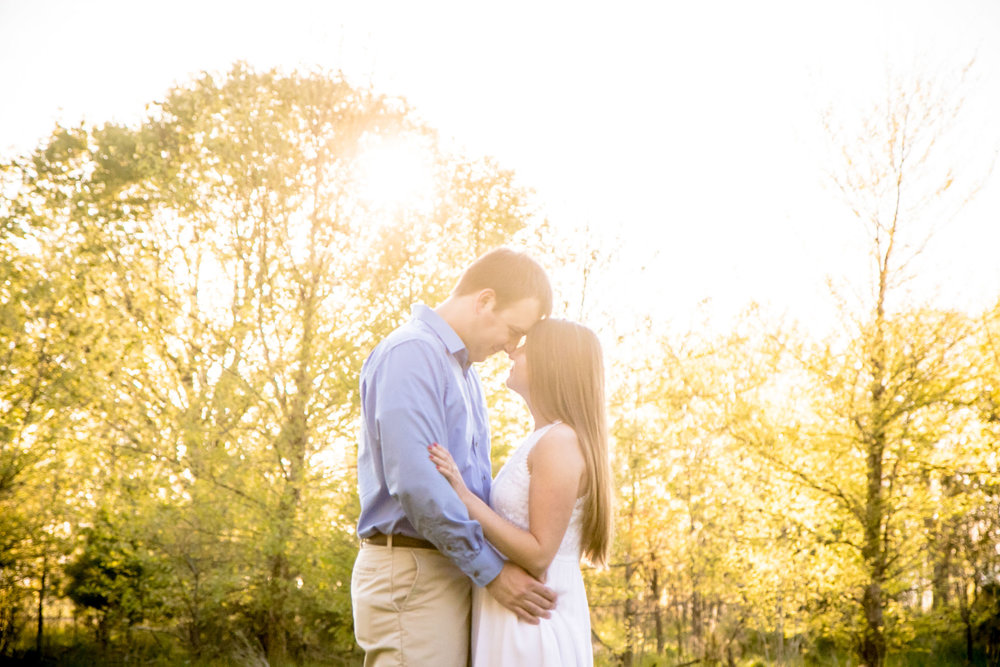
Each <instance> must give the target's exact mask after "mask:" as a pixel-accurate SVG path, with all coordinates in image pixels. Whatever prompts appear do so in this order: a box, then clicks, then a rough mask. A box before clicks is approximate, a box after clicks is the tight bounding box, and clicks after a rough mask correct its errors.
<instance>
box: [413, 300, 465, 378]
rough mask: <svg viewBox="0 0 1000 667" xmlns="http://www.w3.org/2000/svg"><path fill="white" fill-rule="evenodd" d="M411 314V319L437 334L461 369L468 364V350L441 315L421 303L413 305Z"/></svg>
mask: <svg viewBox="0 0 1000 667" xmlns="http://www.w3.org/2000/svg"><path fill="white" fill-rule="evenodd" d="M411 315H412V316H413V319H415V320H419V321H421V322H423V323H424V324H426V325H427V326H428V327H430V328H431V331H433V332H434V333H436V334H437V336H438V338H440V339H441V341H442V342H443V343H444V346H445V349H447V350H448V353H449V354H451V355H452V356H454V357H455V358H456V359H458V362H459V363H460V364H461V365H462V368H463V369H467V368H468V367H469V366H470V362H469V351H468V350H467V349H465V343H464V342H462V339H461V338H459V336H458V334H457V333H455V330H454V329H452V328H451V325H450V324H448V323H447V322H445V321H444V318H443V317H441V316H440V315H438V314H437V313H435V312H434V311H433V310H432V309H431V308H429V307H427V306H425V305H423V304H416V305H414V306H413V308H412V310H411Z"/></svg>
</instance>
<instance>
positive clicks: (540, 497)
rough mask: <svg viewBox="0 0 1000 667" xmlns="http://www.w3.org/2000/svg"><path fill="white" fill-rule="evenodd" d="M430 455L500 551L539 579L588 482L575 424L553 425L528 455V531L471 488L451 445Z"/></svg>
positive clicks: (552, 556)
mask: <svg viewBox="0 0 1000 667" xmlns="http://www.w3.org/2000/svg"><path fill="white" fill-rule="evenodd" d="M429 449H430V453H431V460H432V461H433V462H434V463H435V464H436V465H437V468H438V470H439V471H440V472H441V474H442V475H444V476H445V478H447V479H448V481H449V482H450V483H451V485H452V487H454V488H455V490H456V491H457V492H458V495H459V498H461V500H462V502H463V503H464V504H465V506H466V507H467V508H468V510H469V516H470V517H472V518H473V519H475V520H476V521H478V522H479V523H480V525H482V527H483V533H484V534H485V535H486V539H488V540H489V541H490V542H491V543H493V546H495V547H496V548H497V549H498V550H499V551H500V553H502V554H503V555H504V556H506V557H507V558H509V559H510V560H512V561H514V562H515V563H517V564H518V565H520V566H521V567H523V568H524V569H525V570H527V571H528V572H530V573H531V574H532V575H534V576H535V577H537V578H541V577H542V576H544V574H545V571H546V570H547V569H548V567H549V563H551V562H552V559H553V558H554V557H555V555H556V552H557V551H558V550H559V545H560V543H561V542H562V539H563V536H564V535H565V533H566V527H567V526H568V525H569V519H570V515H571V514H572V513H573V506H574V505H575V504H576V499H577V497H578V496H579V495H580V490H581V488H582V486H583V484H582V480H583V474H584V470H585V464H584V461H583V455H582V454H581V453H580V445H579V442H578V440H577V437H576V433H575V432H574V431H573V429H572V428H570V427H569V426H566V425H564V424H559V425H557V426H554V427H553V428H551V429H549V431H548V433H546V434H545V435H544V436H542V438H541V439H540V440H539V441H538V442H537V443H536V444H535V446H534V447H533V448H532V450H531V453H530V454H528V470H529V471H530V472H531V485H530V487H529V489H528V517H529V519H528V522H529V527H528V530H523V529H521V528H518V527H517V526H515V525H514V524H512V523H510V522H509V521H507V520H506V519H504V518H503V517H501V516H500V515H499V514H497V513H496V512H494V511H493V510H492V509H491V508H490V506H489V505H487V504H486V503H485V502H483V501H482V500H480V499H479V498H478V497H477V496H476V495H474V494H473V493H472V492H470V491H469V490H468V489H467V488H466V487H465V484H464V482H462V477H461V475H460V474H459V473H458V469H457V468H456V467H455V465H454V462H453V461H452V459H451V456H450V455H449V454H448V452H447V450H445V449H444V448H443V447H440V446H438V445H431V447H430V448H429Z"/></svg>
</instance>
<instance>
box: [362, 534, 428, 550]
mask: <svg viewBox="0 0 1000 667" xmlns="http://www.w3.org/2000/svg"><path fill="white" fill-rule="evenodd" d="M390 539H391V542H390ZM361 541H362V542H364V543H365V544H375V545H377V546H380V547H384V546H390V547H406V548H408V549H435V550H437V547H436V546H434V545H433V544H431V543H430V542H428V541H427V540H421V539H420V538H417V537H409V536H407V535H383V534H382V533H375V534H374V535H372V536H371V537H365V538H362V539H361Z"/></svg>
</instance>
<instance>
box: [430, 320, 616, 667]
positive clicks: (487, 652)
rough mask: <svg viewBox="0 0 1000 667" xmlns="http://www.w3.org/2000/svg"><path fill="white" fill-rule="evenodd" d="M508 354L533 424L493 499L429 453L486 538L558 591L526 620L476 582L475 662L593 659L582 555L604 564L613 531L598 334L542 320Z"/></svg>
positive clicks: (513, 381)
mask: <svg viewBox="0 0 1000 667" xmlns="http://www.w3.org/2000/svg"><path fill="white" fill-rule="evenodd" d="M511 359H512V360H513V366H512V367H511V370H510V376H509V377H508V378H507V386H508V387H510V388H511V389H513V390H514V391H516V392H517V393H518V394H520V395H521V396H522V397H523V398H524V400H525V402H526V403H527V404H528V409H529V410H530V412H531V416H532V418H533V419H534V423H535V424H534V425H535V429H534V432H533V433H532V434H531V435H530V436H528V438H527V439H526V440H525V441H524V442H523V443H521V445H520V446H519V447H518V448H517V449H516V450H515V451H514V452H513V454H511V456H510V459H509V460H508V461H507V463H506V464H505V465H504V466H503V468H502V469H501V470H500V472H499V474H498V475H497V477H496V479H495V480H494V482H493V489H492V492H491V495H490V504H489V505H487V504H486V503H484V502H483V501H482V500H480V499H479V498H478V497H476V496H475V495H474V494H472V493H471V492H470V491H469V490H468V489H467V488H466V487H465V484H464V482H463V481H462V477H461V475H460V474H459V472H458V470H457V468H456V466H455V463H454V461H453V460H452V458H451V456H450V455H449V454H448V451H447V450H445V449H444V448H443V447H440V446H437V445H431V447H430V448H429V450H430V454H431V460H432V461H433V462H434V463H435V465H437V469H438V470H439V471H440V472H441V474H443V475H444V476H445V477H446V478H447V479H448V481H449V482H450V483H451V485H452V487H454V489H455V490H456V491H457V492H458V495H459V497H460V498H461V499H462V501H463V502H464V503H465V505H466V507H467V508H468V509H469V515H470V516H471V517H472V518H473V519H475V520H477V521H479V523H480V524H482V526H483V531H484V533H485V534H486V537H487V539H489V540H490V542H492V543H493V545H494V546H495V547H496V548H497V549H498V550H499V551H500V552H501V553H502V554H503V555H504V556H506V557H507V558H508V559H510V560H512V561H513V562H515V563H517V564H518V565H520V566H521V567H523V568H524V569H525V570H527V571H528V572H530V573H531V574H532V575H534V576H535V577H537V578H539V579H544V580H545V583H546V585H547V586H549V587H550V588H552V589H553V590H555V591H556V593H557V594H558V596H559V598H558V601H557V603H556V608H555V610H554V611H553V612H552V617H551V618H548V619H543V620H542V622H541V623H540V624H539V625H530V624H528V623H524V622H520V621H519V620H518V618H517V616H515V615H514V613H513V612H511V611H509V610H508V609H506V608H505V607H503V606H501V605H500V604H499V603H498V602H496V600H494V599H493V597H492V596H491V595H490V594H489V593H488V592H486V591H485V590H482V589H476V590H475V592H474V594H473V606H472V664H473V665H522V664H542V665H592V664H593V653H592V650H591V644H590V610H589V608H588V606H587V595H586V591H585V590H584V587H583V577H582V576H581V574H580V557H581V555H582V556H584V557H586V558H587V559H588V560H589V561H590V562H592V563H594V564H595V565H603V564H604V563H605V562H606V560H607V557H608V552H609V551H610V548H611V538H612V535H611V533H612V507H611V471H610V466H609V463H608V446H607V429H606V426H605V416H604V365H603V362H602V358H601V347H600V343H599V342H598V340H597V336H595V335H594V332H592V331H591V330H590V329H588V328H586V327H584V326H582V325H580V324H576V323H574V322H567V321H565V320H553V319H548V320H542V321H541V322H539V323H538V324H536V325H535V326H534V327H532V329H531V331H530V333H529V334H528V336H527V340H526V342H525V345H524V346H522V347H520V348H518V349H517V350H515V351H514V352H513V354H511Z"/></svg>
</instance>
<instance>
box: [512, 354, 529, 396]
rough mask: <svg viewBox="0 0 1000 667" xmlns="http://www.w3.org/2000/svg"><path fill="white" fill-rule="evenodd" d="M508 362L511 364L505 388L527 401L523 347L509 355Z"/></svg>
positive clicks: (526, 370)
mask: <svg viewBox="0 0 1000 667" xmlns="http://www.w3.org/2000/svg"><path fill="white" fill-rule="evenodd" d="M510 360H511V362H513V363H512V364H511V367H510V374H509V375H508V376H507V386H508V387H510V388H511V389H513V390H514V391H516V392H517V393H519V394H520V395H521V396H523V397H524V400H528V357H527V355H526V354H525V353H524V345H521V346H520V347H518V348H517V349H515V350H514V351H513V352H511V353H510Z"/></svg>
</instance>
